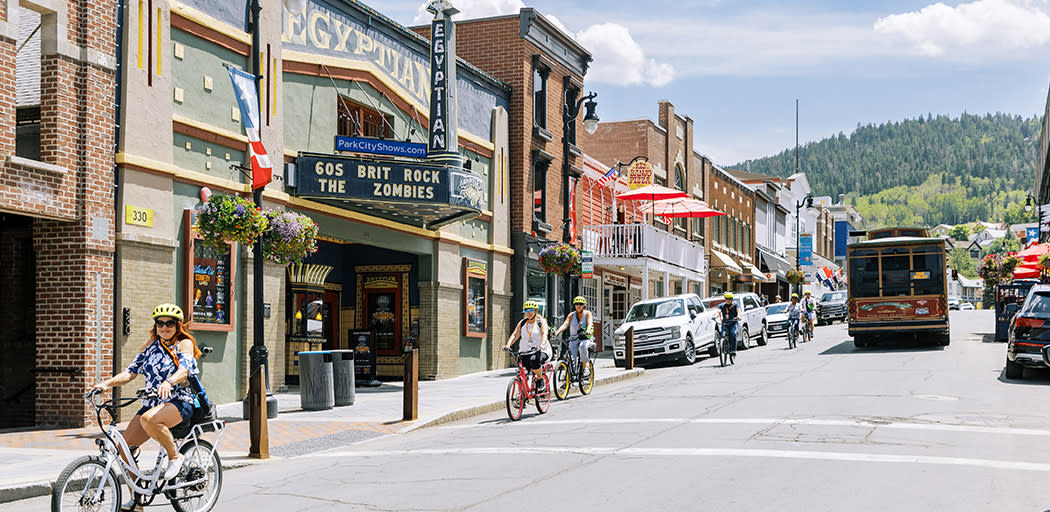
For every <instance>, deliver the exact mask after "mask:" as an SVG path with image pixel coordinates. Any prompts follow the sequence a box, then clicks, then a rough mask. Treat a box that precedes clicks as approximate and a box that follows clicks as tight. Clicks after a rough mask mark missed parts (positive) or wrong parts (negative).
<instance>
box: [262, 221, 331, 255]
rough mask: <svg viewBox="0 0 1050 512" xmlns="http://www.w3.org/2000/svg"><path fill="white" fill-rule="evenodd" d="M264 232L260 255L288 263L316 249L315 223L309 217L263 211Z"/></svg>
mask: <svg viewBox="0 0 1050 512" xmlns="http://www.w3.org/2000/svg"><path fill="white" fill-rule="evenodd" d="M263 216H264V217H266V221H267V226H266V231H263V233H262V241H263V257H264V258H266V260H267V261H272V262H274V263H280V264H281V265H287V264H289V263H301V262H302V259H303V258H305V257H307V256H309V255H311V254H313V253H315V252H317V241H316V238H317V223H316V222H314V221H313V219H311V218H310V217H307V216H306V215H303V214H301V213H296V212H291V211H288V210H266V211H265V212H263Z"/></svg>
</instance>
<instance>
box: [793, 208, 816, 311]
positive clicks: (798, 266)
mask: <svg viewBox="0 0 1050 512" xmlns="http://www.w3.org/2000/svg"><path fill="white" fill-rule="evenodd" d="M803 206H805V207H806V208H812V207H813V194H806V197H803V198H802V199H801V200H799V201H795V270H797V271H799V272H801V271H802V230H801V228H800V227H799V210H801V209H802V207H803ZM799 291H801V289H800V290H799Z"/></svg>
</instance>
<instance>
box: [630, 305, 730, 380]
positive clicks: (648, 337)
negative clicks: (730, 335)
mask: <svg viewBox="0 0 1050 512" xmlns="http://www.w3.org/2000/svg"><path fill="white" fill-rule="evenodd" d="M717 317H718V311H717V310H710V309H707V308H705V307H704V304H703V302H701V301H700V297H698V296H697V295H696V294H693V293H685V294H681V295H672V296H670V297H661V298H658V299H649V300H643V301H641V302H637V303H635V304H634V306H631V311H630V312H628V313H627V318H625V319H624V321H623V324H621V325H620V326H619V327H617V328H616V331H615V332H614V334H613V359H614V361H615V363H616V366H617V367H623V365H624V359H625V357H626V353H625V345H626V335H627V330H628V329H630V328H632V327H633V328H634V361H635V364H638V365H639V366H641V365H645V364H654V363H657V362H661V361H666V360H678V361H679V362H681V363H683V364H693V363H694V362H696V353H697V351H698V350H701V349H704V348H706V349H707V351H708V353H710V354H712V355H718V352H717V350H718V348H717V347H716V346H715V321H716V319H717Z"/></svg>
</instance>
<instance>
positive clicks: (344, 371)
mask: <svg viewBox="0 0 1050 512" xmlns="http://www.w3.org/2000/svg"><path fill="white" fill-rule="evenodd" d="M332 375H333V378H332V382H333V383H334V384H335V405H337V406H342V405H354V396H355V391H354V351H353V350H333V351H332Z"/></svg>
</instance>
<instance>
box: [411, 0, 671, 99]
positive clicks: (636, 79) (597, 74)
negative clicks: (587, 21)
mask: <svg viewBox="0 0 1050 512" xmlns="http://www.w3.org/2000/svg"><path fill="white" fill-rule="evenodd" d="M428 3H429V2H424V3H423V4H422V5H420V6H419V9H418V11H417V14H416V17H415V19H413V20H412V24H413V25H421V24H426V23H429V22H430V20H432V19H433V18H434V16H433V15H432V14H430V13H429V12H427V10H426V6H427V4H428ZM452 4H453V5H455V6H456V8H457V9H459V11H460V12H459V14H457V15H455V19H456V20H465V19H474V18H484V17H489V16H501V15H508V14H515V13H517V12H518V11H519V10H521V8H523V7H525V4H524V3H523V2H522V1H521V0H454V1H453V2H452ZM543 16H544V17H545V18H546V19H547V21H550V22H551V24H553V25H554V26H556V27H558V28H559V29H561V30H562V31H563V32H565V33H566V34H567V35H568V36H569V37H571V38H573V39H575V40H576V41H577V42H579V43H580V45H582V46H583V47H584V48H586V49H587V50H588V51H589V52H591V55H592V57H593V58H594V61H593V62H592V63H591V67H590V69H589V70H588V72H587V77H586V78H587V81H596V82H606V83H612V84H618V85H643V84H645V85H652V86H656V87H660V86H663V85H666V84H668V83H669V82H671V80H672V79H673V78H674V74H675V71H674V67H673V66H672V65H671V64H669V63H667V62H658V61H656V60H654V59H651V58H648V57H647V56H646V52H645V51H644V50H643V49H642V47H641V46H640V45H639V44H638V43H637V42H635V40H634V38H632V37H631V33H630V30H628V28H627V27H625V26H623V25H619V24H616V23H605V24H600V25H591V26H590V27H588V28H587V29H585V30H584V31H583V32H580V33H573V31H571V30H569V28H568V27H567V26H566V25H565V24H564V23H562V21H561V20H560V19H558V17H557V16H554V15H552V14H547V13H544V15H543Z"/></svg>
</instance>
